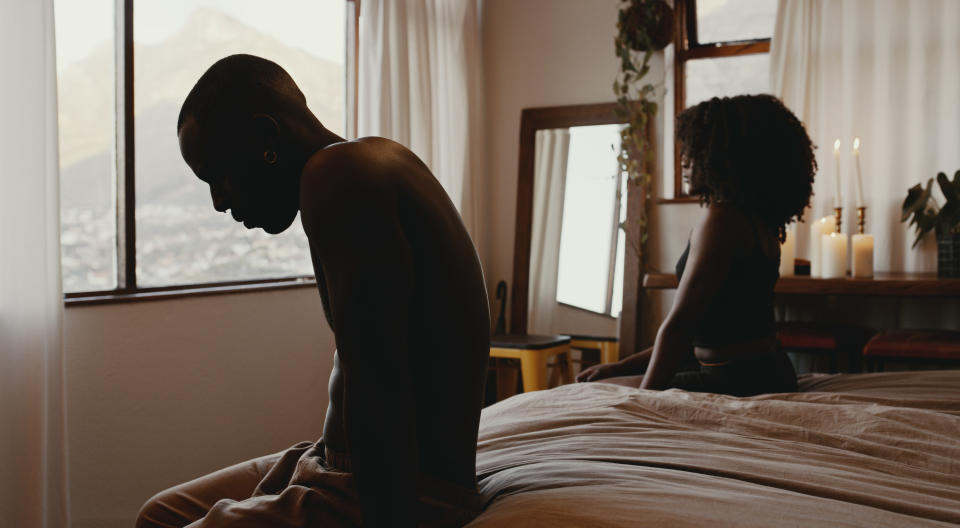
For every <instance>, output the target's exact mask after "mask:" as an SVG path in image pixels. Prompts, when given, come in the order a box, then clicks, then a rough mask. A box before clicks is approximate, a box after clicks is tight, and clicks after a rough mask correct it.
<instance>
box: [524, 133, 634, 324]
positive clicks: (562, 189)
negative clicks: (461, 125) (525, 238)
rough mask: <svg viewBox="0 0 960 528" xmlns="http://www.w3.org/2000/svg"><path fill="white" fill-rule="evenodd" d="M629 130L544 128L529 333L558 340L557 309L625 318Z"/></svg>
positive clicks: (538, 155)
mask: <svg viewBox="0 0 960 528" xmlns="http://www.w3.org/2000/svg"><path fill="white" fill-rule="evenodd" d="M622 127H623V125H620V124H607V125H593V126H577V127H569V128H554V129H543V130H538V131H537V133H536V142H535V154H534V178H533V182H534V184H533V222H532V226H531V244H530V282H529V284H530V286H529V302H528V327H527V328H528V332H529V333H531V334H552V333H556V332H559V331H561V330H562V329H560V328H558V322H557V320H558V307H560V306H568V307H573V308H577V309H580V310H586V311H589V312H594V313H595V314H602V315H607V316H610V317H611V318H616V317H619V315H620V310H621V304H622V299H623V294H622V292H623V254H624V243H625V238H624V235H623V232H622V230H621V229H620V228H619V226H620V224H621V223H622V222H623V221H624V220H625V219H626V206H625V202H624V198H625V196H626V183H627V182H626V179H625V178H624V177H623V175H622V174H620V172H619V170H618V168H617V158H616V156H617V152H616V148H615V146H616V145H617V144H619V141H620V130H621V128H622Z"/></svg>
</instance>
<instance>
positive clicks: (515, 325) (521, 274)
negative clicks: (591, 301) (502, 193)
mask: <svg viewBox="0 0 960 528" xmlns="http://www.w3.org/2000/svg"><path fill="white" fill-rule="evenodd" d="M625 122H626V120H625V119H624V118H622V117H620V116H618V115H617V112H616V103H597V104H585V105H569V106H551V107H542V108H525V109H524V110H523V112H522V114H521V117H520V156H519V167H518V172H517V216H516V226H515V228H516V230H515V236H514V242H513V287H512V294H513V299H512V301H511V304H510V332H511V333H513V334H523V335H525V334H526V333H527V308H528V303H529V298H528V295H529V291H530V238H531V230H532V228H533V162H534V156H535V151H536V135H537V130H543V129H552V128H569V127H576V126H590V125H608V124H614V123H625ZM647 135H648V137H649V128H648V130H647ZM627 189H628V190H627V225H628V226H629V225H634V224H635V223H636V222H631V221H630V220H631V219H633V218H638V217H639V215H640V208H641V207H642V205H643V203H644V199H645V197H644V196H643V189H641V188H640V187H639V186H637V185H628V186H627ZM631 231H632V232H631ZM631 235H633V236H638V233H636V228H633V229H628V233H627V236H628V237H630V236H631ZM629 246H630V244H628V247H629ZM624 259H625V262H624V267H623V307H622V309H621V312H620V336H619V339H620V350H621V355H629V354H630V353H632V352H629V351H632V350H633V349H634V348H636V342H637V332H638V330H639V323H640V313H639V312H640V310H639V303H638V301H639V294H640V287H641V284H640V282H641V279H640V277H641V271H642V269H641V265H640V264H641V263H640V261H639V259H638V258H636V255H635V253H634V252H632V251H624Z"/></svg>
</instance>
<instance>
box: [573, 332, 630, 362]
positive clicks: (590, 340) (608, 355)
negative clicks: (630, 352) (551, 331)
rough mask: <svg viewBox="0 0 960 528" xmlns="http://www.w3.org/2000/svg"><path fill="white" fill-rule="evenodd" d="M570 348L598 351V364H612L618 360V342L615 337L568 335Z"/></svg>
mask: <svg viewBox="0 0 960 528" xmlns="http://www.w3.org/2000/svg"><path fill="white" fill-rule="evenodd" d="M570 348H576V349H578V350H599V351H600V363H613V362H615V361H619V360H620V342H619V341H618V340H617V338H616V337H605V336H588V335H575V334H570Z"/></svg>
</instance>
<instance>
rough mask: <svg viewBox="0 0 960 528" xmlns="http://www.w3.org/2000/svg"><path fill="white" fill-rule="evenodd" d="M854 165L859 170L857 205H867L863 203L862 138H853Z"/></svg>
mask: <svg viewBox="0 0 960 528" xmlns="http://www.w3.org/2000/svg"><path fill="white" fill-rule="evenodd" d="M853 165H854V167H855V168H856V172H857V207H862V206H864V205H866V204H865V203H863V177H862V176H860V138H859V137H855V138H853Z"/></svg>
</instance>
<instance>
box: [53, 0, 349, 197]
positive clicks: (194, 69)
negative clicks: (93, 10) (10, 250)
mask: <svg viewBox="0 0 960 528" xmlns="http://www.w3.org/2000/svg"><path fill="white" fill-rule="evenodd" d="M113 53H114V52H113V48H112V46H111V45H110V44H108V43H104V44H102V45H101V46H99V47H97V48H96V49H95V50H94V51H93V52H92V53H91V54H90V55H89V56H88V57H87V58H85V59H84V60H82V61H79V62H77V63H75V64H73V65H71V66H68V67H66V68H65V69H64V71H63V72H62V73H61V75H60V76H59V104H60V116H61V119H60V141H61V145H60V152H61V167H62V170H61V183H62V191H63V192H62V199H63V203H64V207H77V208H103V207H105V206H107V205H109V204H110V203H111V201H112V176H110V174H111V173H112V170H113V169H112V167H113V153H112V150H113V129H114V128H113V127H114V120H115V119H116V112H115V110H114V102H113V95H112V94H113V85H114V75H113V60H114V59H113V57H114V55H113ZM233 53H250V54H253V55H258V56H261V57H264V58H269V59H271V60H273V61H275V62H277V63H278V64H280V65H281V66H283V67H284V68H285V69H286V70H287V71H288V72H289V73H290V75H291V76H293V78H294V80H296V82H297V84H298V86H299V87H300V89H301V90H302V91H303V92H304V94H305V95H306V97H307V104H308V106H309V107H310V109H311V110H312V111H313V112H314V114H316V116H317V118H319V119H320V121H321V122H323V123H324V124H325V125H327V126H328V127H329V128H330V129H331V130H333V131H335V132H342V131H343V122H344V81H343V76H344V67H343V66H342V65H340V64H337V63H334V62H331V61H328V60H325V59H322V58H319V57H316V56H314V55H312V54H310V53H308V52H307V51H305V50H303V49H300V48H295V47H291V46H288V45H286V44H284V43H282V42H280V41H279V40H277V39H276V38H274V37H272V36H271V35H268V34H265V33H263V32H261V31H258V30H257V29H256V28H254V27H250V26H248V25H246V24H243V23H241V22H239V21H237V20H236V19H234V18H232V17H230V16H229V15H226V14H224V13H222V12H219V11H215V10H212V9H207V8H204V9H199V10H197V11H196V12H194V13H193V14H192V15H191V16H190V17H189V18H188V20H187V21H186V23H185V24H184V25H183V26H182V27H181V28H180V30H178V31H177V32H176V33H175V34H173V35H172V36H171V37H169V38H168V39H166V40H164V41H162V42H160V43H157V44H151V45H143V44H137V45H135V48H134V58H135V64H134V76H135V93H134V100H135V103H136V108H135V116H134V119H135V123H136V128H135V137H136V171H137V202H138V204H167V203H175V204H185V203H189V204H193V203H199V202H203V203H205V204H206V203H208V202H209V197H208V195H207V194H206V189H205V187H203V186H202V184H200V183H199V182H198V181H197V180H196V178H195V177H194V176H193V174H192V173H191V172H190V170H189V168H188V167H187V166H186V164H185V163H184V162H183V160H182V159H181V157H180V150H179V146H178V144H177V137H176V122H177V113H178V112H179V110H180V105H181V103H182V102H183V100H184V98H185V97H186V95H187V93H188V92H189V91H190V88H192V87H193V84H194V83H195V82H196V80H197V79H198V78H199V77H200V75H202V74H203V72H204V71H205V70H206V69H207V68H208V67H209V66H210V65H211V64H213V63H214V62H215V61H216V60H218V59H220V58H222V57H224V56H227V55H230V54H233Z"/></svg>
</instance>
